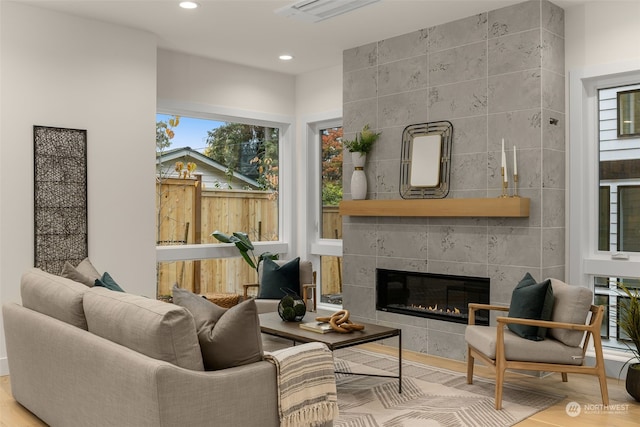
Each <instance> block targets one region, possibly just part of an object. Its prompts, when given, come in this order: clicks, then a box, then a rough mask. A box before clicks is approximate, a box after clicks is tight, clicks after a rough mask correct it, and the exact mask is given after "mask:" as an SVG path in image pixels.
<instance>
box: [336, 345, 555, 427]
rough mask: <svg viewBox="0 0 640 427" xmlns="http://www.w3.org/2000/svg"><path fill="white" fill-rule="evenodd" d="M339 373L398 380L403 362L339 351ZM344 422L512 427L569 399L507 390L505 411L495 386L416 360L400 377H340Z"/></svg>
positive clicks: (357, 425) (372, 426)
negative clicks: (497, 404) (469, 380)
mask: <svg viewBox="0 0 640 427" xmlns="http://www.w3.org/2000/svg"><path fill="white" fill-rule="evenodd" d="M334 362H335V365H336V371H343V372H358V373H373V374H381V375H389V374H391V375H393V374H396V375H397V371H398V359H397V358H395V357H391V356H387V355H383V354H380V353H375V352H371V351H367V350H361V349H354V348H349V349H341V350H337V351H335V352H334ZM336 379H337V389H338V404H339V410H340V416H339V418H338V419H337V420H336V421H335V422H334V427H413V426H420V427H440V426H442V427H445V426H446V427H449V426H465V427H466V426H478V427H488V426H491V427H501V426H511V425H514V424H516V423H518V422H520V421H522V420H523V419H525V418H527V417H530V416H531V415H533V414H535V413H536V412H539V411H542V410H544V409H546V408H548V407H550V406H551V405H553V404H555V403H557V402H559V401H561V400H562V399H564V397H565V396H560V395H553V394H548V393H542V392H536V391H535V390H527V389H522V388H519V387H517V386H513V385H508V384H505V385H504V392H503V402H502V406H503V409H502V410H500V411H497V410H496V409H495V407H494V393H495V383H494V382H493V381H489V380H484V379H482V378H477V377H475V378H474V384H467V379H466V375H465V374H462V373H460V372H454V371H449V370H445V369H440V368H435V367H432V366H427V365H423V364H420V363H415V362H411V361H405V360H403V363H402V393H398V380H397V379H396V378H381V377H366V376H358V375H346V374H337V376H336Z"/></svg>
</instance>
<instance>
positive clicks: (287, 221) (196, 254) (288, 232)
mask: <svg viewBox="0 0 640 427" xmlns="http://www.w3.org/2000/svg"><path fill="white" fill-rule="evenodd" d="M156 112H157V113H158V114H168V115H178V116H185V117H194V118H199V119H205V120H216V121H222V122H235V123H246V124H252V125H257V126H266V127H274V128H278V129H279V133H280V141H279V142H280V147H279V155H280V159H279V166H280V169H279V185H280V188H279V194H280V197H278V236H279V240H278V241H271V242H253V244H254V246H255V247H256V253H262V252H273V253H279V254H288V253H289V252H292V246H293V245H292V243H291V236H293V235H294V231H295V230H294V229H293V226H294V224H295V221H294V209H293V205H294V202H293V200H294V199H295V197H294V185H293V181H294V176H295V170H294V167H293V161H294V158H295V153H294V144H293V140H294V138H293V135H292V134H293V129H294V123H295V119H294V118H293V117H290V116H284V115H276V114H267V113H262V112H253V111H245V110H235V109H230V108H224V107H215V106H209V105H204V104H194V103H183V102H174V101H169V100H158V102H157V105H156ZM211 231H213V230H211ZM228 231H230V232H231V231H237V230H228ZM285 256H286V255H285ZM235 257H239V254H238V251H237V249H236V248H235V247H233V246H229V245H228V244H224V243H215V244H207V243H203V244H197V245H196V244H193V245H178V246H156V262H173V261H191V260H202V259H215V258H235Z"/></svg>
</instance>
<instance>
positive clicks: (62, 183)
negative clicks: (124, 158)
mask: <svg viewBox="0 0 640 427" xmlns="http://www.w3.org/2000/svg"><path fill="white" fill-rule="evenodd" d="M33 142H34V144H33V153H34V221H35V227H34V229H35V261H34V265H35V266H36V267H38V268H41V269H42V270H44V271H47V272H49V273H52V274H60V272H61V271H62V268H63V266H64V263H65V261H69V262H70V263H71V264H73V265H74V266H75V265H78V264H79V263H80V262H81V261H82V260H83V259H84V258H86V257H87V256H88V240H87V131H86V130H79V129H64V128H56V127H47V126H34V127H33Z"/></svg>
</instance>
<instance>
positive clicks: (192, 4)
mask: <svg viewBox="0 0 640 427" xmlns="http://www.w3.org/2000/svg"><path fill="white" fill-rule="evenodd" d="M198 6H199V5H198V3H196V2H194V1H181V2H180V7H181V8H183V9H195V8H196V7H198Z"/></svg>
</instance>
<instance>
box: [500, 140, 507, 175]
mask: <svg viewBox="0 0 640 427" xmlns="http://www.w3.org/2000/svg"><path fill="white" fill-rule="evenodd" d="M501 167H502V172H503V173H504V178H503V179H504V182H507V155H506V153H505V152H504V138H502V159H501Z"/></svg>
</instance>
